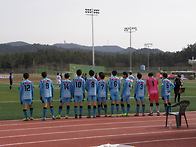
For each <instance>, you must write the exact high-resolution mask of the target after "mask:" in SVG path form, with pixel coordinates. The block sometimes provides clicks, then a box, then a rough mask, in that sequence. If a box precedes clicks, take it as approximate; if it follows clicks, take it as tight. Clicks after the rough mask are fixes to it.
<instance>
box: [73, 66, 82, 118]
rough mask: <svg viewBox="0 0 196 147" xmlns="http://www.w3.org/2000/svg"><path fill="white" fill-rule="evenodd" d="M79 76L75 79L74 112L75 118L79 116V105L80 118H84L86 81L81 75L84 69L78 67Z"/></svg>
mask: <svg viewBox="0 0 196 147" xmlns="http://www.w3.org/2000/svg"><path fill="white" fill-rule="evenodd" d="M76 74H77V76H76V77H75V78H74V79H73V81H72V85H73V97H74V112H75V118H78V106H80V109H79V118H82V108H83V107H82V100H83V98H84V97H85V81H84V79H83V78H82V77H81V75H82V71H81V70H80V69H78V70H77V71H76Z"/></svg>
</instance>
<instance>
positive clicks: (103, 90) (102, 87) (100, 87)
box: [97, 80, 108, 98]
mask: <svg viewBox="0 0 196 147" xmlns="http://www.w3.org/2000/svg"><path fill="white" fill-rule="evenodd" d="M107 89H108V88H107V82H106V81H105V80H99V81H98V84H97V97H99V98H107V91H108V90H107Z"/></svg>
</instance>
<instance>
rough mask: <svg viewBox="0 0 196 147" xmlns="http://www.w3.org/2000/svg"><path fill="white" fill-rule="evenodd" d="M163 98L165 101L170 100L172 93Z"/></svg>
mask: <svg viewBox="0 0 196 147" xmlns="http://www.w3.org/2000/svg"><path fill="white" fill-rule="evenodd" d="M162 98H163V100H164V101H169V98H170V95H165V96H162Z"/></svg>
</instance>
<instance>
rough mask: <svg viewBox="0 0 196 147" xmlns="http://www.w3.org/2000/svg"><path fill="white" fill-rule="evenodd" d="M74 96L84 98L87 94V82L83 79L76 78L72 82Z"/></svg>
mask: <svg viewBox="0 0 196 147" xmlns="http://www.w3.org/2000/svg"><path fill="white" fill-rule="evenodd" d="M72 85H73V94H74V96H83V94H84V92H85V81H84V79H83V78H81V77H76V78H75V79H73V81H72Z"/></svg>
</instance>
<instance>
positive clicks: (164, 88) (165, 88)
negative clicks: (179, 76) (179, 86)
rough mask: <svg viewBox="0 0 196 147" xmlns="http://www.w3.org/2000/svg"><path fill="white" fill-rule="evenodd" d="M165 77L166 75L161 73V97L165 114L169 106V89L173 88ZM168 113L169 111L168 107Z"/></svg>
mask: <svg viewBox="0 0 196 147" xmlns="http://www.w3.org/2000/svg"><path fill="white" fill-rule="evenodd" d="M167 76H168V75H167V73H163V80H162V85H161V96H162V99H163V100H164V106H165V112H167V106H171V102H170V94H171V89H173V88H174V84H173V83H172V82H171V81H170V80H169V79H167ZM169 111H171V109H170V107H169Z"/></svg>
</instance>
